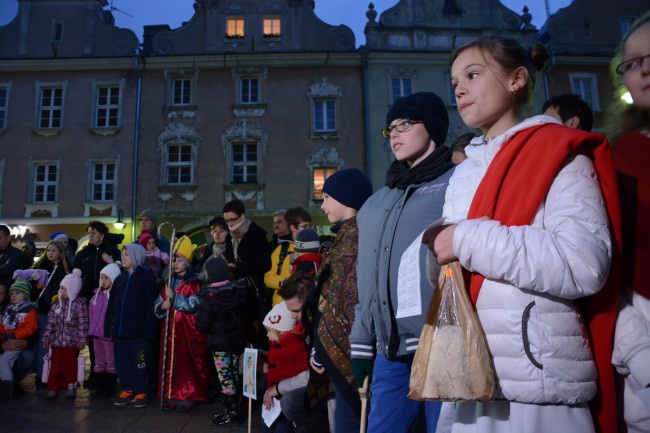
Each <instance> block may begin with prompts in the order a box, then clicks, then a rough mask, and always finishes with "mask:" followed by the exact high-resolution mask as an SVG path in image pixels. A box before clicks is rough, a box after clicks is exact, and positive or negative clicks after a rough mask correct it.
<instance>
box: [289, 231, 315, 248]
mask: <svg viewBox="0 0 650 433" xmlns="http://www.w3.org/2000/svg"><path fill="white" fill-rule="evenodd" d="M319 249H320V240H319V239H318V233H316V232H315V231H314V229H303V230H300V231H299V232H298V234H297V235H296V240H295V241H293V250H294V251H295V252H297V253H317V252H318V250H319Z"/></svg>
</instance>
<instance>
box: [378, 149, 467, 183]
mask: <svg viewBox="0 0 650 433" xmlns="http://www.w3.org/2000/svg"><path fill="white" fill-rule="evenodd" d="M453 166H454V163H452V162H451V152H450V151H449V148H448V147H447V146H438V147H436V149H435V150H434V151H433V152H431V155H429V156H427V157H426V158H425V159H424V160H423V161H421V162H420V163H419V164H417V165H415V166H413V167H411V166H410V165H409V163H408V162H406V161H398V160H395V161H393V163H392V164H391V165H390V167H388V171H387V172H386V186H387V187H389V188H398V189H406V188H408V187H409V186H411V185H417V184H421V183H425V182H429V181H431V180H434V179H436V178H438V177H439V176H440V175H442V174H444V173H446V172H447V171H449V170H450V169H451V168H452V167H453Z"/></svg>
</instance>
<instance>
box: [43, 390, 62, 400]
mask: <svg viewBox="0 0 650 433" xmlns="http://www.w3.org/2000/svg"><path fill="white" fill-rule="evenodd" d="M58 395H59V393H58V392H56V391H48V392H47V393H46V394H45V398H46V399H47V400H54V399H55V398H56V397H57V396H58Z"/></svg>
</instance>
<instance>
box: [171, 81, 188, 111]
mask: <svg viewBox="0 0 650 433" xmlns="http://www.w3.org/2000/svg"><path fill="white" fill-rule="evenodd" d="M191 90H192V80H191V79H189V78H179V79H176V80H174V89H173V91H174V101H173V104H174V105H189V104H190V102H191V101H192V99H191V93H190V92H191Z"/></svg>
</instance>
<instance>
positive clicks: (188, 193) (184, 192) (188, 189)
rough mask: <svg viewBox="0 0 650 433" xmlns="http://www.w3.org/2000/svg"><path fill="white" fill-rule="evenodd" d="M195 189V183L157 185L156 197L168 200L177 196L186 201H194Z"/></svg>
mask: <svg viewBox="0 0 650 433" xmlns="http://www.w3.org/2000/svg"><path fill="white" fill-rule="evenodd" d="M197 189H198V186H197V185H178V186H175V185H158V198H160V199H161V200H162V201H169V200H171V199H173V198H174V197H179V198H182V199H183V200H186V201H194V199H195V198H196V190H197Z"/></svg>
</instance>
